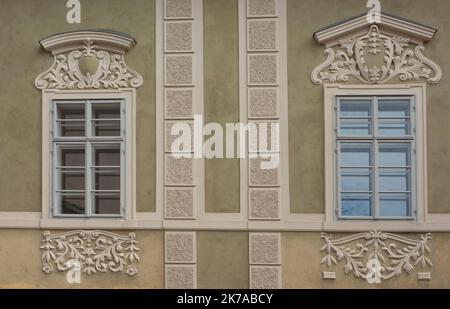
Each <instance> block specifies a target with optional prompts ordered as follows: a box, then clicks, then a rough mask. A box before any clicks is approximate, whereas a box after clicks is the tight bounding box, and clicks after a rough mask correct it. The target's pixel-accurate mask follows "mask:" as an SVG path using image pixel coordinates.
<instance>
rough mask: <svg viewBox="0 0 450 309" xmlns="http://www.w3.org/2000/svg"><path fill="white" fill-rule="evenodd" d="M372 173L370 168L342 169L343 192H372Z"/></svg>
mask: <svg viewBox="0 0 450 309" xmlns="http://www.w3.org/2000/svg"><path fill="white" fill-rule="evenodd" d="M371 183H372V173H371V170H370V169H368V168H359V169H356V168H343V169H341V191H347V192H349V191H350V192H357V191H364V192H367V191H371V190H372V189H371V187H372V185H371Z"/></svg>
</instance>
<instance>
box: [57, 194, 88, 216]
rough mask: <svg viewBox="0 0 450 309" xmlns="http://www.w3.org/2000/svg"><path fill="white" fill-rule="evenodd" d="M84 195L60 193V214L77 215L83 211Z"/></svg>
mask: <svg viewBox="0 0 450 309" xmlns="http://www.w3.org/2000/svg"><path fill="white" fill-rule="evenodd" d="M84 209H85V202H84V195H62V196H61V214H63V215H79V214H84V213H85V210H84Z"/></svg>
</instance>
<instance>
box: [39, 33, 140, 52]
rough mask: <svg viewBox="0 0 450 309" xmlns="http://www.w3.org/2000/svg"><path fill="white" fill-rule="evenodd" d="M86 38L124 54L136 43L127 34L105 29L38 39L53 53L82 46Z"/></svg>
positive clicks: (102, 47) (101, 47) (111, 50)
mask: <svg viewBox="0 0 450 309" xmlns="http://www.w3.org/2000/svg"><path fill="white" fill-rule="evenodd" d="M86 40H90V41H93V42H95V45H97V46H98V47H99V48H100V49H102V50H107V51H110V52H114V53H119V54H122V55H123V54H125V52H126V51H127V50H129V49H130V48H132V47H133V46H135V45H136V40H135V39H133V38H132V37H130V36H129V35H127V34H124V33H120V32H116V31H105V30H76V31H70V32H63V33H58V34H54V35H52V36H49V37H46V38H44V39H42V40H40V41H39V43H40V44H41V45H42V47H43V48H44V49H45V50H46V51H49V52H51V53H52V54H53V55H57V54H61V53H65V52H68V51H71V50H74V49H80V48H83V45H84V43H85V42H86Z"/></svg>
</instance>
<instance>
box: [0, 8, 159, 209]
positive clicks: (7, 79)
mask: <svg viewBox="0 0 450 309" xmlns="http://www.w3.org/2000/svg"><path fill="white" fill-rule="evenodd" d="M65 4H66V2H65V1H55V0H39V1H36V0H2V1H0V26H1V27H0V37H1V38H2V42H3V44H2V48H1V49H0V59H2V61H0V77H1V80H2V82H1V83H0V141H1V146H0V169H1V171H2V172H1V173H0V196H1V202H0V211H36V212H39V211H41V202H40V201H41V147H42V145H41V91H39V90H37V89H36V88H35V87H34V79H35V78H36V76H37V75H38V74H40V73H41V72H43V71H44V70H47V69H48V68H49V67H50V65H51V63H52V62H53V57H52V56H51V54H49V53H46V52H45V51H44V50H43V49H42V48H41V46H40V45H39V44H38V41H39V40H40V39H41V38H43V37H46V36H48V35H51V34H55V33H58V32H64V31H72V30H79V29H105V28H107V29H110V30H116V31H121V32H126V33H129V34H130V35H131V36H133V37H134V38H135V39H136V40H137V41H138V45H137V46H136V47H135V48H134V49H132V50H131V51H130V52H129V53H128V54H127V56H126V62H127V64H128V65H129V66H130V67H131V68H133V69H135V70H137V71H138V72H139V73H140V74H141V75H142V76H143V78H144V84H143V86H142V87H141V88H140V89H139V90H138V91H137V111H136V115H137V124H136V129H137V136H136V141H137V163H136V164H137V166H139V168H138V169H137V179H136V182H137V189H136V192H137V211H139V212H143V211H154V210H155V179H156V175H155V153H156V149H155V147H156V146H155V52H154V50H155V45H154V44H155V3H154V1H148V0H129V1H127V2H126V5H124V2H123V1H122V0H96V1H81V5H82V20H81V21H82V23H81V24H80V25H77V24H73V25H69V24H68V23H67V22H66V13H67V9H66V5H65ZM18 192H21V193H18ZM25 192H26V194H23V193H25Z"/></svg>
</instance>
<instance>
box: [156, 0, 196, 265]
mask: <svg viewBox="0 0 450 309" xmlns="http://www.w3.org/2000/svg"><path fill="white" fill-rule="evenodd" d="M202 4H203V3H202V1H201V0H158V1H156V10H157V14H156V15H157V16H156V17H157V21H156V36H157V39H156V47H157V50H156V58H157V59H159V61H157V63H158V64H157V73H156V81H157V82H156V87H157V94H156V101H157V102H156V103H157V106H156V113H157V132H156V133H157V145H158V148H159V149H158V151H157V163H158V171H157V208H158V209H160V208H161V209H164V219H166V220H184V221H186V220H194V219H195V218H196V217H197V209H199V208H201V205H202V203H203V190H202V187H203V186H202V181H203V172H202V169H203V162H202V159H195V160H194V159H193V158H192V157H193V154H192V152H193V150H192V152H191V153H190V154H186V155H188V156H190V158H176V157H175V156H173V153H172V149H171V145H172V142H173V140H175V139H176V138H177V137H178V136H172V135H171V128H172V126H173V125H174V124H175V123H177V122H178V121H182V122H188V123H192V122H193V120H194V114H203V88H202V87H203V69H202V63H203V55H202V52H203V46H202V44H203V19H202V18H203V7H202ZM176 269H179V268H176ZM173 271H175V269H173Z"/></svg>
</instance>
